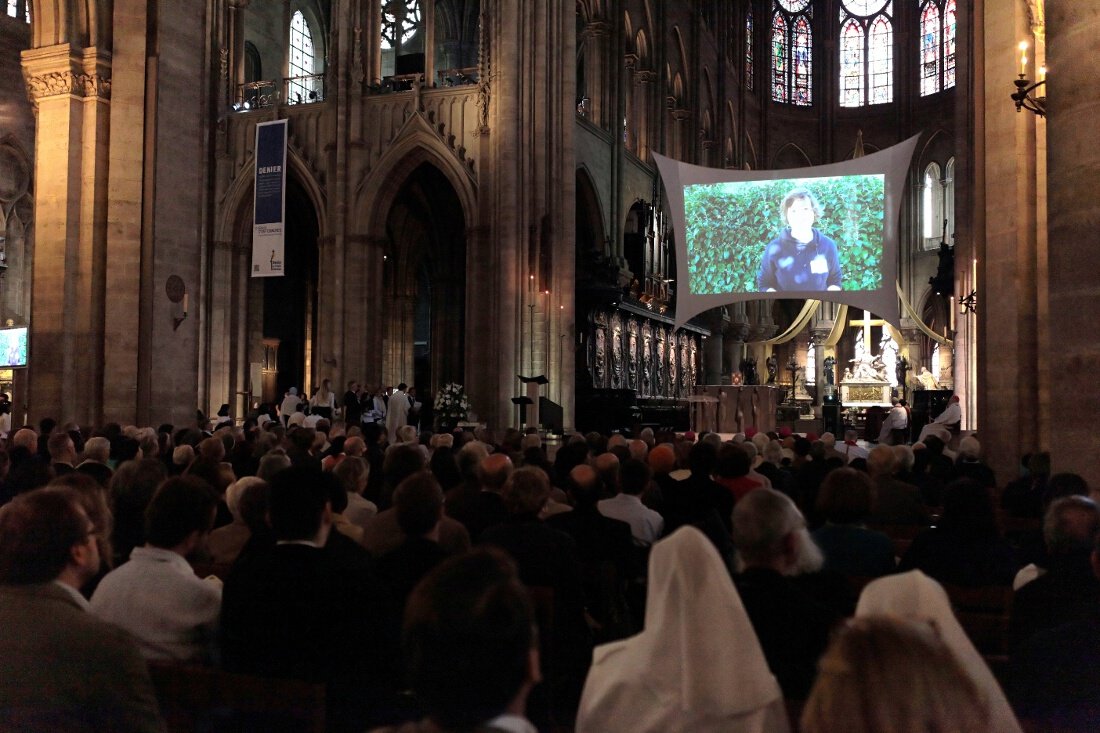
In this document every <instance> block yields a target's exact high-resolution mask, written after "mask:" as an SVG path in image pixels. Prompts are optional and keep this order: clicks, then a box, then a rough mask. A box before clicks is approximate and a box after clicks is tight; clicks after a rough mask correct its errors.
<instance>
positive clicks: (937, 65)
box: [920, 0, 956, 97]
mask: <svg viewBox="0 0 1100 733" xmlns="http://www.w3.org/2000/svg"><path fill="white" fill-rule="evenodd" d="M955 14H956V0H946V2H945V1H944V0H925V1H924V2H923V3H922V4H921V6H920V93H921V96H922V97H927V96H928V95H929V94H935V93H936V92H940V91H943V90H944V89H950V88H951V87H953V86H955Z"/></svg>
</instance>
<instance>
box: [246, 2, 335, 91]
mask: <svg viewBox="0 0 1100 733" xmlns="http://www.w3.org/2000/svg"><path fill="white" fill-rule="evenodd" d="M246 59H247V56H246ZM246 73H247V72H246ZM289 73H290V76H289V78H288V79H287V84H286V91H287V104H306V103H308V102H318V101H320V100H321V98H322V94H321V77H320V76H318V75H317V56H316V53H315V49H314V46H313V31H312V30H311V29H310V27H309V23H308V22H307V21H306V16H305V15H304V14H303V13H302V11H301V10H295V11H294V15H292V16H291V18H290V62H289Z"/></svg>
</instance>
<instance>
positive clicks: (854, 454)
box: [837, 442, 869, 463]
mask: <svg viewBox="0 0 1100 733" xmlns="http://www.w3.org/2000/svg"><path fill="white" fill-rule="evenodd" d="M837 450H838V451H840V452H841V453H843V454H844V455H845V456H846V457H847V462H848V463H851V462H852V461H854V460H855V459H857V458H867V456H868V455H869V454H868V452H867V449H866V448H864V447H863V446H860V445H856V444H854V443H848V442H845V443H843V444H841V445H840V446H838V447H837Z"/></svg>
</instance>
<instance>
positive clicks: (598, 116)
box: [563, 20, 611, 128]
mask: <svg viewBox="0 0 1100 733" xmlns="http://www.w3.org/2000/svg"><path fill="white" fill-rule="evenodd" d="M585 30H586V31H587V32H588V33H587V35H588V40H587V42H586V43H585V49H584V66H585V76H586V79H585V81H586V82H587V84H588V89H587V94H588V100H589V101H588V112H587V114H586V115H585V117H587V118H588V119H589V120H591V121H592V124H594V125H599V126H600V127H604V128H606V127H607V126H608V124H607V111H608V109H609V108H610V105H609V103H608V99H607V88H608V79H607V68H606V67H607V56H608V53H607V44H608V38H609V37H610V34H611V24H610V23H608V22H606V21H602V20H594V21H592V22H591V23H589V24H588V26H587V27H586V29H585ZM563 68H568V67H563Z"/></svg>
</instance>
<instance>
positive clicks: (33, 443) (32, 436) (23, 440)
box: [11, 428, 38, 453]
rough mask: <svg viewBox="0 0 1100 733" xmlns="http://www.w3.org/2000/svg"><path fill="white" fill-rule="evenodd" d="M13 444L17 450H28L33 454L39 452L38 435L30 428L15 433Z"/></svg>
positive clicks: (20, 429)
mask: <svg viewBox="0 0 1100 733" xmlns="http://www.w3.org/2000/svg"><path fill="white" fill-rule="evenodd" d="M11 444H12V445H13V446H15V447H16V448H26V449H27V450H29V451H30V452H31V453H33V452H35V451H36V450H38V434H37V433H35V432H34V431H33V430H31V429H30V428H19V430H16V431H15V435H14V437H12V439H11Z"/></svg>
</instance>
